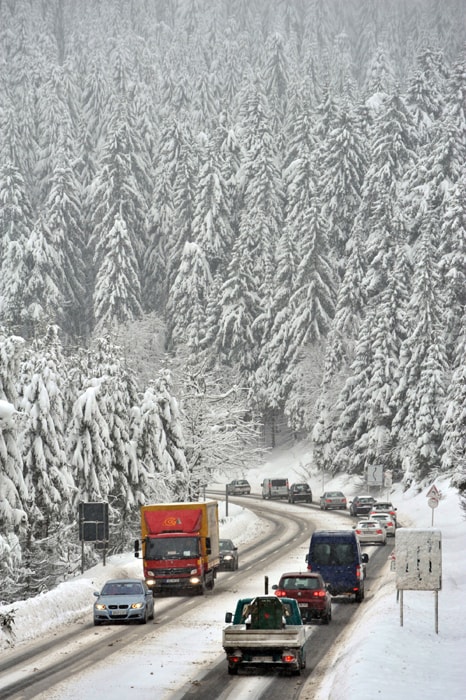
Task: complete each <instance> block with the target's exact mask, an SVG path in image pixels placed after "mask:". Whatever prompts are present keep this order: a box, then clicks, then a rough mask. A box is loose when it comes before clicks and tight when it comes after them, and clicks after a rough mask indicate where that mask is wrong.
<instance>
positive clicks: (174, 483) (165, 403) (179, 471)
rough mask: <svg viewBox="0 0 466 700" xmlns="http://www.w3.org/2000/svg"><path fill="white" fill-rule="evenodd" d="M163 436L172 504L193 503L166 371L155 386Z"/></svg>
mask: <svg viewBox="0 0 466 700" xmlns="http://www.w3.org/2000/svg"><path fill="white" fill-rule="evenodd" d="M154 393H155V396H156V401H157V405H158V411H159V416H160V421H161V424H162V431H163V433H162V435H161V437H160V442H161V449H162V454H163V464H164V465H165V469H164V471H165V474H166V480H167V485H168V486H169V489H170V492H171V494H172V497H171V499H170V500H173V501H185V500H192V497H191V496H192V491H191V486H190V476H191V475H190V473H189V469H188V464H187V461H186V454H185V440H184V435H183V428H182V424H181V415H180V409H179V406H178V401H177V399H176V398H175V396H174V394H173V380H172V376H171V373H170V371H169V370H166V369H164V370H160V371H159V373H158V376H157V378H156V380H155V384H154Z"/></svg>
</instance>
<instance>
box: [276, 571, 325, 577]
mask: <svg viewBox="0 0 466 700" xmlns="http://www.w3.org/2000/svg"><path fill="white" fill-rule="evenodd" d="M298 576H302V577H303V578H318V577H319V576H320V577H321V576H322V574H320V573H319V572H318V571H287V572H286V573H284V574H282V575H281V576H280V578H285V577H286V578H292V577H294V578H297V577H298Z"/></svg>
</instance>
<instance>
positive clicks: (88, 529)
mask: <svg viewBox="0 0 466 700" xmlns="http://www.w3.org/2000/svg"><path fill="white" fill-rule="evenodd" d="M79 539H80V540H82V541H84V542H108V503H80V504H79Z"/></svg>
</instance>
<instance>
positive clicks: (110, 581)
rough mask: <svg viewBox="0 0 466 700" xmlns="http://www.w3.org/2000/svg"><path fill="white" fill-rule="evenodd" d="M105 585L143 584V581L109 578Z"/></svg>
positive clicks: (138, 579)
mask: <svg viewBox="0 0 466 700" xmlns="http://www.w3.org/2000/svg"><path fill="white" fill-rule="evenodd" d="M107 583H145V581H143V580H142V579H140V578H110V579H108V581H105V584H107ZM105 584H104V585H105Z"/></svg>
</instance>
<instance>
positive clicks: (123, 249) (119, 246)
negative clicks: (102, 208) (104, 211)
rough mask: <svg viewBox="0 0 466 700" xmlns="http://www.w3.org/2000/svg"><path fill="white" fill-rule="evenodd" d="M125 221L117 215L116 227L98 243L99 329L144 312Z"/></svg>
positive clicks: (96, 303)
mask: <svg viewBox="0 0 466 700" xmlns="http://www.w3.org/2000/svg"><path fill="white" fill-rule="evenodd" d="M131 238H132V237H131V236H130V235H128V229H127V226H126V222H125V221H124V220H123V218H122V216H121V214H116V216H115V220H114V222H113V226H112V227H111V228H110V229H109V230H108V231H106V232H103V235H102V238H101V239H100V240H99V241H98V242H97V244H96V250H95V262H96V266H97V267H96V270H97V271H96V281H95V289H94V317H95V324H96V329H98V330H99V329H100V330H102V329H105V328H106V329H108V328H110V327H111V326H112V325H114V324H115V323H123V322H125V321H132V320H133V319H135V318H139V317H140V316H141V315H142V306H141V288H140V285H139V277H138V264H137V260H136V256H135V254H134V250H133V247H132V244H131Z"/></svg>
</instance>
